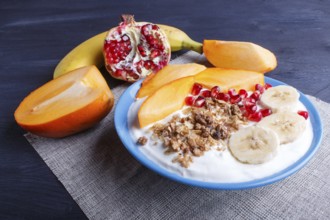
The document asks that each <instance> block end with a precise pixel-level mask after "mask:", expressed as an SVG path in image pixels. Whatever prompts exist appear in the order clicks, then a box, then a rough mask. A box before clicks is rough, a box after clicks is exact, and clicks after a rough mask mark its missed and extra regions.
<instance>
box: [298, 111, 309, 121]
mask: <svg viewBox="0 0 330 220" xmlns="http://www.w3.org/2000/svg"><path fill="white" fill-rule="evenodd" d="M297 113H298V115H301V116H303V117H304V118H305V119H306V120H307V118H308V111H298V112H297Z"/></svg>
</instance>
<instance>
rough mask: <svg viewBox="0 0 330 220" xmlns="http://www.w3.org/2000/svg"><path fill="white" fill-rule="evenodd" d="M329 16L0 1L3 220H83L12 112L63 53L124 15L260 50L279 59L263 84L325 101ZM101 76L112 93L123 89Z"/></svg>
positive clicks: (299, 4)
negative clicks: (251, 44) (271, 82)
mask: <svg viewBox="0 0 330 220" xmlns="http://www.w3.org/2000/svg"><path fill="white" fill-rule="evenodd" d="M329 11H330V2H329V1H307V0H306V1H301V0H292V1H262V0H248V1H238V0H235V1H229V0H228V1H218V0H210V1H196V0H193V1H189V4H187V3H186V1H177V0H167V1H163V0H154V1H130V2H128V1H105V0H102V1H71V2H69V1H65V0H58V1H46V0H30V1H16V0H14V1H10V0H4V1H1V2H0V76H1V82H0V91H1V95H2V98H1V99H0V109H1V111H0V143H1V145H0V219H23V218H24V219H84V218H86V217H85V215H84V214H83V213H82V211H81V210H80V209H79V207H78V206H77V205H76V203H75V202H74V201H73V200H72V198H71V197H70V195H69V194H68V193H67V192H66V190H65V189H64V187H63V186H62V185H61V183H60V182H59V181H57V179H56V177H55V176H54V175H53V174H52V172H51V171H50V170H49V168H48V167H47V166H46V165H45V163H44V162H43V161H42V160H41V158H40V157H39V156H38V155H37V153H36V152H35V151H34V150H33V148H32V147H31V146H30V145H29V144H28V142H27V141H26V140H25V138H24V137H23V134H24V131H22V130H21V129H20V128H19V127H18V126H17V125H16V123H15V121H14V118H13V112H14V110H15V108H16V107H17V106H18V104H19V102H20V101H21V100H22V99H23V98H24V97H25V96H26V95H27V94H28V93H29V92H31V91H32V90H33V89H35V88H37V87H39V86H41V85H42V84H44V83H45V82H47V81H48V80H50V79H51V78H52V73H53V70H54V68H55V66H56V64H57V63H58V62H59V60H60V59H61V58H62V57H63V56H64V55H65V54H66V53H67V52H68V51H70V50H71V49H72V48H73V47H74V46H76V45H78V44H79V43H80V42H82V41H84V40H86V39H87V38H89V37H91V36H93V35H95V34H97V33H100V32H102V31H104V30H107V29H109V28H111V27H113V26H115V25H117V23H118V21H119V16H120V14H122V13H133V14H135V18H136V20H141V21H151V22H155V23H163V24H169V25H172V26H176V27H178V28H180V29H182V30H184V31H186V32H187V33H188V34H189V35H190V36H191V37H192V38H193V39H195V40H197V41H200V42H201V41H202V40H203V39H223V40H239V41H252V42H255V43H257V44H260V45H262V46H264V47H266V48H269V49H270V50H272V51H273V52H274V53H275V54H276V56H277V58H278V68H277V69H276V70H275V71H273V72H271V73H269V74H268V76H270V77H272V78H275V79H278V80H281V81H283V82H286V83H288V84H290V85H293V86H295V87H297V88H298V89H299V90H301V91H302V92H304V93H306V94H310V95H314V96H316V97H318V98H320V99H322V100H324V101H327V102H330V97H329V95H328V90H329V88H330V87H329V85H330V75H329V74H330V73H329V71H330V62H329V61H330V59H329V58H330V13H329ZM174 56H175V55H174ZM102 72H103V73H104V76H105V77H106V79H107V81H108V83H109V84H110V86H111V87H115V86H116V85H118V84H120V83H121V82H119V81H116V80H113V79H111V78H110V76H109V75H108V74H107V73H106V72H105V71H104V69H103V70H102Z"/></svg>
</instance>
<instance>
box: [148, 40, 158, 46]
mask: <svg viewBox="0 0 330 220" xmlns="http://www.w3.org/2000/svg"><path fill="white" fill-rule="evenodd" d="M148 43H149V44H150V46H152V47H153V48H158V40H156V39H153V40H151V41H150V42H148Z"/></svg>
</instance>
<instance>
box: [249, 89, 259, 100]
mask: <svg viewBox="0 0 330 220" xmlns="http://www.w3.org/2000/svg"><path fill="white" fill-rule="evenodd" d="M250 98H253V99H254V100H256V101H258V100H259V99H260V92H259V91H254V92H253V93H252V94H251V95H250Z"/></svg>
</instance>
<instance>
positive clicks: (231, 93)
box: [228, 89, 237, 97]
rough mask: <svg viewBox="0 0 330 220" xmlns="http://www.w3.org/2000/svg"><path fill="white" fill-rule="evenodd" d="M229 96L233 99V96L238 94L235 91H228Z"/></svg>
mask: <svg viewBox="0 0 330 220" xmlns="http://www.w3.org/2000/svg"><path fill="white" fill-rule="evenodd" d="M228 94H229V96H230V97H233V96H236V95H237V92H236V90H235V89H229V90H228Z"/></svg>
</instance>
